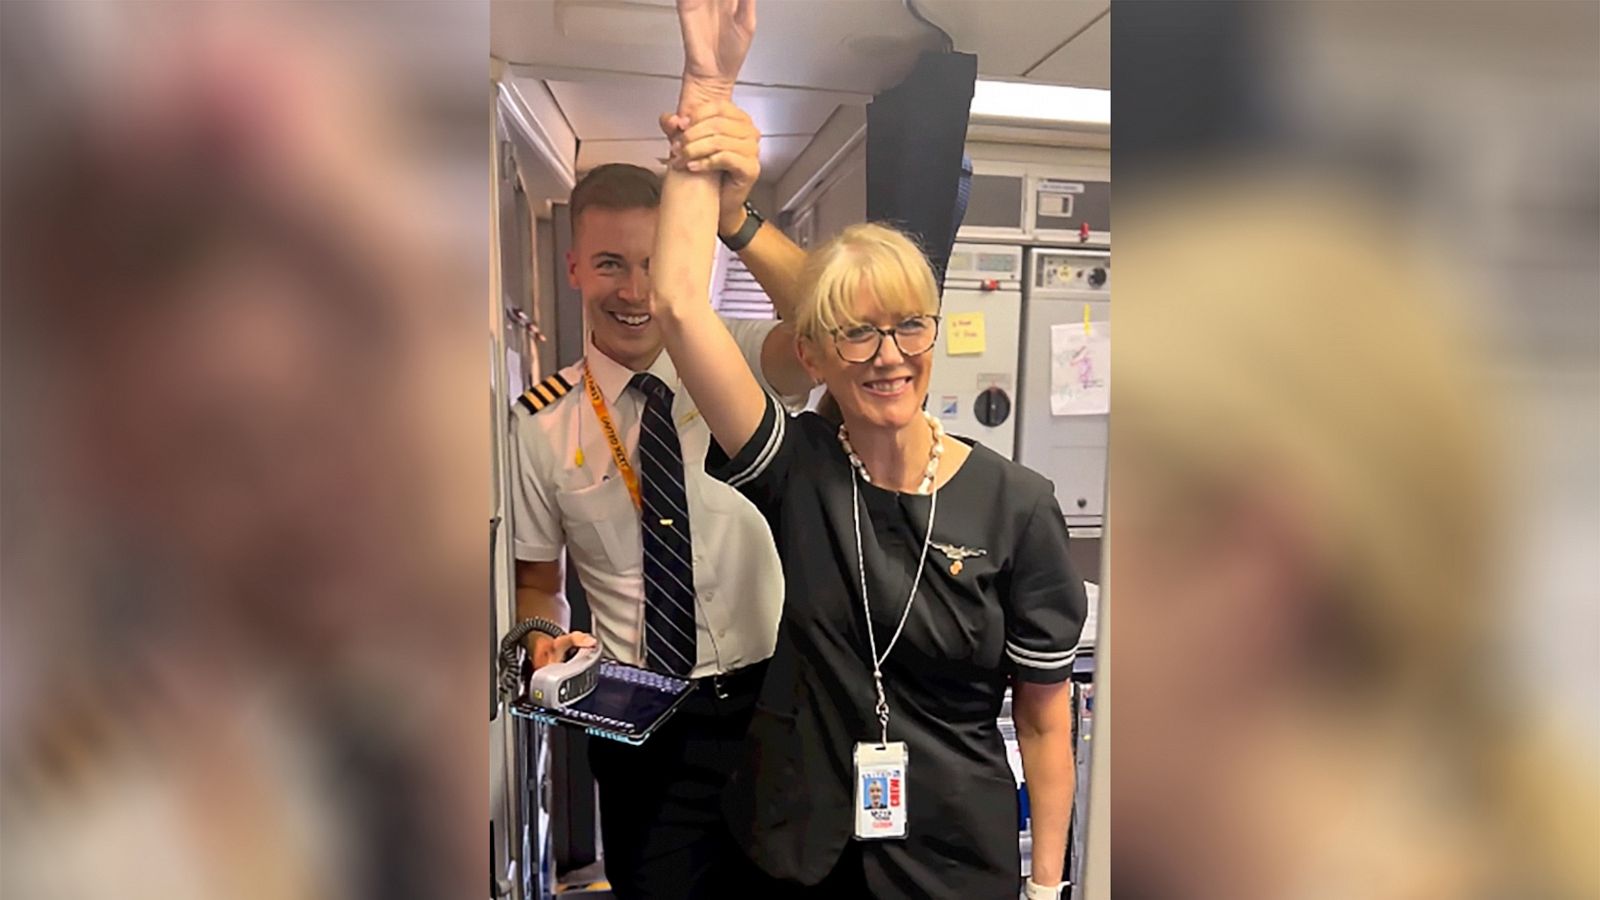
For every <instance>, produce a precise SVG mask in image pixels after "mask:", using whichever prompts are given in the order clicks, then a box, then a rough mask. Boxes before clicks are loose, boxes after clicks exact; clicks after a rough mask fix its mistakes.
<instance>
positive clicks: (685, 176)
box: [651, 0, 766, 456]
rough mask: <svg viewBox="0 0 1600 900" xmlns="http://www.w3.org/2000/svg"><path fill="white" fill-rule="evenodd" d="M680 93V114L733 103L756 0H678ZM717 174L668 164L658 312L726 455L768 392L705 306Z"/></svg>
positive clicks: (739, 443) (656, 274)
mask: <svg viewBox="0 0 1600 900" xmlns="http://www.w3.org/2000/svg"><path fill="white" fill-rule="evenodd" d="M678 21H679V24H680V26H681V27H682V30H683V46H684V72H683V89H682V91H681V92H680V94H679V98H678V114H679V115H687V114H688V111H689V110H691V109H697V108H699V107H700V106H702V105H705V104H714V103H716V102H718V101H727V100H729V99H731V98H732V96H733V84H734V80H735V79H736V78H737V77H738V74H739V67H740V66H741V65H742V64H743V63H744V57H745V53H746V52H747V51H748V50H749V47H750V38H751V36H752V35H753V34H754V32H755V0H678ZM719 182H720V175H719V174H718V173H717V172H713V171H708V172H690V171H687V170H686V169H683V168H680V167H678V166H670V167H668V169H667V177H666V180H665V181H664V182H663V184H662V187H661V211H660V213H659V214H658V216H659V218H658V224H657V228H656V246H655V251H654V253H653V254H652V257H651V285H652V289H653V290H654V294H655V317H656V321H657V322H658V323H659V324H660V326H661V332H662V338H663V341H664V342H665V344H666V348H667V353H669V354H670V355H671V356H672V362H673V365H674V366H675V367H676V368H677V370H678V376H679V377H680V378H682V379H683V383H684V386H685V387H687V388H688V390H689V393H690V395H691V396H693V397H694V399H695V405H696V406H698V407H699V408H700V414H701V415H702V416H704V417H705V420H706V425H707V426H709V427H710V429H711V434H712V436H714V437H715V438H716V439H717V443H718V444H719V445H721V447H722V449H723V450H724V452H726V453H728V454H729V455H730V456H731V455H733V454H736V453H738V452H739V450H740V449H742V448H743V447H744V444H745V443H746V442H747V441H749V439H750V437H751V435H753V434H755V431H756V428H757V426H759V425H760V424H761V416H762V414H763V413H764V412H765V411H766V397H765V395H764V394H763V393H762V390H761V386H760V385H759V384H758V383H757V382H756V379H755V376H754V375H752V374H751V373H750V370H749V369H748V368H747V367H746V366H745V364H744V358H743V357H742V356H741V355H740V353H739V348H738V345H737V344H735V343H734V340H733V337H732V335H730V334H728V331H727V329H726V328H724V327H723V326H722V322H721V321H720V320H719V319H718V318H717V316H716V314H715V313H714V312H712V310H711V305H710V303H709V302H708V296H709V294H710V291H711V268H712V261H713V259H714V257H715V254H716V242H717V219H718V218H719V216H718V188H719Z"/></svg>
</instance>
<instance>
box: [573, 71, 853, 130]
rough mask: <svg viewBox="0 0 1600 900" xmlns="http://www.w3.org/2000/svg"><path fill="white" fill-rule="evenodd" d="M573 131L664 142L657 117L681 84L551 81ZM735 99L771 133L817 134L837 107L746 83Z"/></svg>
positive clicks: (830, 98)
mask: <svg viewBox="0 0 1600 900" xmlns="http://www.w3.org/2000/svg"><path fill="white" fill-rule="evenodd" d="M546 84H547V85H549V87H550V92H551V93H552V94H553V95H555V98H556V102H557V103H559V104H561V111H562V112H563V113H564V114H565V115H566V117H567V121H568V122H570V123H571V124H572V130H573V131H574V132H576V133H577V135H578V137H579V138H580V139H582V140H586V141H590V140H618V139H624V138H634V139H639V140H662V137H661V132H660V130H659V129H658V128H657V126H656V120H657V117H658V116H660V115H661V114H662V113H663V112H667V111H669V110H671V109H672V108H673V107H674V106H676V105H677V102H678V83H677V82H676V81H673V80H669V79H664V78H627V79H617V80H606V81H583V82H573V81H547V82H546ZM733 99H734V102H735V103H737V104H739V107H740V108H741V109H743V110H744V111H745V112H747V113H749V114H750V118H751V119H753V120H754V121H755V123H756V127H758V128H760V129H761V133H762V134H763V135H767V136H775V135H785V134H806V135H810V134H813V133H815V132H816V130H817V129H818V128H820V127H821V126H822V123H823V122H825V121H827V119H828V116H830V115H832V114H833V111H834V109H836V108H837V107H838V105H839V104H838V99H837V95H834V94H825V93H812V92H808V91H793V90H784V89H780V88H763V87H744V86H741V87H739V88H737V89H736V90H735V91H734V98H733Z"/></svg>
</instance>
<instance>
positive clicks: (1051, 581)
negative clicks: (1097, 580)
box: [1001, 490, 1088, 684]
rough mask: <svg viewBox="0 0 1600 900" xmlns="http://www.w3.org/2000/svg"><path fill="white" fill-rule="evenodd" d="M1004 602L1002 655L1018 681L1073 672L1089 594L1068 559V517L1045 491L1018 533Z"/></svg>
mask: <svg viewBox="0 0 1600 900" xmlns="http://www.w3.org/2000/svg"><path fill="white" fill-rule="evenodd" d="M1007 588H1008V589H1007V590H1006V591H1005V593H1003V594H1002V597H1001V602H1002V604H1003V605H1004V608H1005V621H1006V657H1007V658H1008V659H1009V660H1010V661H1011V663H1012V666H1013V670H1014V672H1015V673H1016V677H1017V678H1018V679H1019V680H1021V681H1032V682H1039V683H1044V684H1050V683H1054V682H1059V681H1065V680H1067V678H1069V677H1070V676H1071V675H1072V660H1073V657H1074V656H1075V654H1076V648H1077V645H1078V636H1079V633H1080V632H1081V631H1082V630H1083V621H1084V616H1085V614H1086V613H1087V611H1088V600H1087V598H1086V597H1085V594H1084V587H1083V580H1082V579H1080V578H1079V577H1078V576H1077V574H1076V573H1075V572H1073V571H1072V564H1071V563H1070V562H1068V561H1067V523H1066V519H1065V518H1064V517H1063V516H1062V515H1061V507H1060V506H1059V505H1057V503H1056V499H1055V494H1054V492H1053V491H1048V490H1047V491H1046V493H1044V494H1043V496H1041V497H1040V498H1039V500H1038V501H1037V502H1036V503H1035V504H1034V506H1033V512H1032V514H1031V515H1030V516H1029V518H1028V520H1027V523H1026V524H1025V525H1024V526H1023V529H1022V532H1021V534H1020V535H1018V538H1017V546H1016V551H1015V553H1014V555H1013V557H1012V570H1011V578H1010V580H1009V585H1008V586H1007Z"/></svg>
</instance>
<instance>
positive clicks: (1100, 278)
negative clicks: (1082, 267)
mask: <svg viewBox="0 0 1600 900" xmlns="http://www.w3.org/2000/svg"><path fill="white" fill-rule="evenodd" d="M1105 284H1106V270H1105V267H1104V266H1095V267H1094V269H1093V270H1092V271H1091V272H1089V286H1090V287H1105Z"/></svg>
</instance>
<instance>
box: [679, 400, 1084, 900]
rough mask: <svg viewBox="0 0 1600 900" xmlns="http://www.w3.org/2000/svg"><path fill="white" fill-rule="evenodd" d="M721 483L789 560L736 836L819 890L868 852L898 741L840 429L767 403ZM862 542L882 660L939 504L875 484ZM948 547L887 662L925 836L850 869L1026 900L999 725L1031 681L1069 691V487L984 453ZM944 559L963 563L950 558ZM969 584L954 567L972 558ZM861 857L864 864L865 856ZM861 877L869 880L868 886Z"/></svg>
mask: <svg viewBox="0 0 1600 900" xmlns="http://www.w3.org/2000/svg"><path fill="white" fill-rule="evenodd" d="M707 469H708V471H710V472H711V473H712V474H713V475H714V476H716V477H719V478H722V479H723V480H725V481H727V482H728V483H729V484H730V485H732V486H734V487H736V488H738V489H739V490H741V491H742V492H744V494H745V495H746V496H747V497H749V498H750V499H751V501H752V502H754V503H755V504H756V506H757V507H758V508H760V509H761V510H762V512H763V513H765V515H766V516H767V519H768V521H769V523H770V524H771V526H772V532H773V538H774V540H775V542H776V544H777V547H778V554H779V556H780V557H781V558H782V560H783V568H784V580H785V587H786V600H785V604H784V611H783V619H782V624H781V625H780V626H779V630H778V646H777V651H776V653H775V654H774V656H773V659H772V664H771V668H770V669H769V671H768V675H767V680H766V684H765V685H764V686H763V688H762V692H761V695H760V700H759V701H758V703H757V707H756V713H755V718H754V720H753V721H752V723H751V730H750V740H749V742H748V745H747V748H746V751H745V753H744V756H743V759H742V761H741V762H740V763H739V764H737V765H736V767H735V770H734V773H733V775H732V777H731V778H730V780H729V784H728V788H727V791H726V792H725V794H724V809H725V811H726V813H727V815H728V820H729V825H730V826H731V828H732V830H733V834H734V836H735V838H736V839H738V840H739V841H740V842H741V843H742V845H743V846H744V848H745V851H746V852H747V853H748V854H749V856H750V858H751V859H752V860H754V861H755V862H756V863H757V864H758V865H759V866H760V867H761V868H762V869H763V870H765V871H766V872H767V873H768V874H770V875H773V876H775V877H777V878H782V879H788V880H792V881H798V882H801V883H804V884H816V883H818V882H820V881H822V880H823V879H824V878H825V877H828V876H829V875H830V873H833V875H834V877H833V878H830V879H829V881H830V883H832V882H834V881H836V880H838V875H839V874H840V873H837V872H834V868H835V866H836V864H838V863H839V860H840V858H841V854H843V853H844V851H845V849H846V846H847V844H849V842H850V841H851V840H852V837H851V835H852V833H853V830H854V818H853V816H852V814H851V808H850V806H851V801H852V784H851V779H852V772H851V769H852V751H853V748H854V746H855V744H856V742H858V741H864V740H876V739H877V738H878V735H879V727H878V722H877V717H876V715H875V713H874V707H875V706H876V702H877V698H876V694H875V692H874V689H873V684H872V667H871V661H870V658H869V650H868V642H867V634H866V630H865V628H864V626H863V613H862V602H861V596H860V593H861V592H860V575H859V571H858V566H857V556H856V543H855V535H854V528H853V525H852V520H851V502H852V501H851V479H852V474H853V473H852V471H851V468H850V463H849V460H848V458H847V457H846V456H845V454H844V451H843V449H842V448H841V447H840V445H839V441H838V437H837V427H836V426H835V425H833V424H830V423H829V422H827V421H826V420H824V419H823V418H821V417H820V416H817V415H816V414H814V413H805V414H802V415H800V416H798V417H796V418H789V417H787V416H786V415H783V414H782V413H781V411H780V410H779V408H778V407H777V406H776V404H775V403H773V402H772V401H770V400H769V401H768V407H767V412H766V415H765V416H764V417H763V419H762V422H761V425H760V427H759V428H758V429H757V431H756V434H755V435H754V436H753V437H752V438H751V439H750V441H749V443H748V444H747V445H746V446H745V447H744V449H743V450H741V451H740V452H739V453H738V454H737V455H736V456H735V457H734V458H733V459H732V460H728V459H727V458H726V456H724V455H723V454H721V453H720V452H718V451H717V450H716V449H715V448H713V450H712V452H711V455H710V458H708V459H707ZM860 493H861V500H862V504H863V505H862V507H861V539H862V542H863V543H864V544H865V546H864V547H863V548H862V553H863V554H864V559H865V561H866V568H867V586H868V594H869V595H870V597H871V601H872V620H873V629H874V632H875V634H876V636H877V640H878V647H879V649H880V652H881V650H882V648H883V647H884V646H885V645H886V644H887V642H888V640H889V637H890V636H891V635H893V634H894V629H895V626H896V625H897V624H898V622H899V619H900V616H901V614H902V611H903V610H904V609H905V603H906V598H907V596H908V594H909V592H910V590H911V582H912V580H913V577H914V576H915V573H916V565H917V557H918V554H919V552H920V551H921V549H922V545H923V536H924V530H925V529H926V526H927V522H928V504H929V502H930V498H929V497H927V496H920V495H911V494H901V493H897V492H892V491H886V490H882V489H880V488H876V487H873V486H871V485H869V484H866V483H862V484H861V486H860ZM938 496H939V499H938V508H937V510H936V513H937V518H936V519H935V521H934V524H933V542H934V544H935V547H934V548H930V549H929V551H928V560H927V563H926V568H925V570H924V572H923V576H922V583H921V586H920V588H919V589H918V595H917V599H916V602H915V603H914V604H913V606H912V608H911V612H910V615H909V618H908V619H907V621H906V625H905V631H904V633H903V634H902V635H901V637H900V640H899V642H898V643H897V644H896V645H895V647H894V650H893V652H892V653H891V654H890V655H889V658H888V659H887V660H886V661H885V662H884V664H883V678H884V690H885V692H886V694H887V696H888V701H889V710H890V712H889V739H890V740H891V741H894V740H903V741H905V742H906V743H907V744H908V750H909V758H910V762H909V768H908V771H907V802H906V808H907V818H908V823H909V829H908V836H907V838H906V839H904V840H889V841H867V842H862V843H861V844H860V845H859V853H856V852H852V853H850V854H848V855H847V856H846V857H845V859H846V862H845V865H859V866H860V867H861V869H862V871H861V873H860V874H859V879H858V878H856V877H851V878H850V879H849V880H850V881H859V882H864V883H865V884H866V885H867V886H868V888H869V889H870V891H871V893H872V895H873V896H875V897H961V898H980V900H981V898H997V900H998V898H1010V897H1015V896H1016V895H1017V888H1018V884H1019V878H1020V859H1019V856H1018V847H1017V792H1016V783H1015V781H1014V779H1013V777H1012V773H1011V770H1010V768H1009V766H1008V764H1007V762H1006V755H1005V745H1004V743H1003V741H1002V739H1001V736H1000V731H999V727H998V726H997V724H996V721H995V720H996V717H997V716H998V714H999V711H1000V704H1001V701H1002V699H1003V695H1004V691H1005V688H1006V686H1007V684H1008V682H1009V680H1010V679H1012V678H1018V679H1023V680H1027V681H1037V682H1059V681H1064V680H1066V678H1067V677H1068V676H1069V674H1070V672H1071V668H1072V666H1071V662H1072V651H1073V648H1074V647H1075V646H1076V644H1077V640H1078V632H1079V630H1080V629H1081V627H1082V625H1083V619H1084V612H1085V599H1084V590H1083V582H1082V581H1080V580H1079V579H1078V577H1077V576H1076V575H1074V574H1073V572H1072V568H1071V566H1070V565H1069V564H1068V562H1067V529H1066V524H1065V521H1064V519H1063V518H1062V515H1061V511H1060V508H1059V507H1058V506H1057V504H1056V501H1055V492H1054V491H1053V490H1052V487H1051V485H1050V482H1049V481H1048V480H1046V479H1045V478H1044V477H1042V476H1040V475H1038V474H1037V473H1035V472H1033V471H1032V470H1030V469H1027V468H1024V467H1023V466H1020V465H1017V464H1015V463H1013V462H1011V461H1010V460H1007V459H1005V458H1003V457H1001V456H999V455H998V454H996V453H994V452H993V451H991V450H988V449H987V448H985V447H983V446H982V445H976V444H975V445H973V448H972V454H971V456H970V457H969V458H968V459H967V461H966V463H965V464H964V465H963V466H962V468H961V470H960V471H959V472H957V473H956V474H955V476H954V477H953V478H951V479H950V481H949V482H948V483H947V484H946V485H945V486H944V487H942V488H940V489H939V492H938ZM940 545H942V546H943V548H944V549H940V548H939V547H940ZM980 550H981V551H983V553H982V555H971V556H966V557H965V558H964V559H962V560H961V565H960V566H959V567H954V568H956V569H957V571H956V572H954V573H953V572H952V568H953V566H952V564H953V562H954V559H953V558H952V557H959V556H963V555H964V551H965V552H976V551H980ZM856 860H859V863H857V862H855V861H856ZM849 874H853V873H849Z"/></svg>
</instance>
